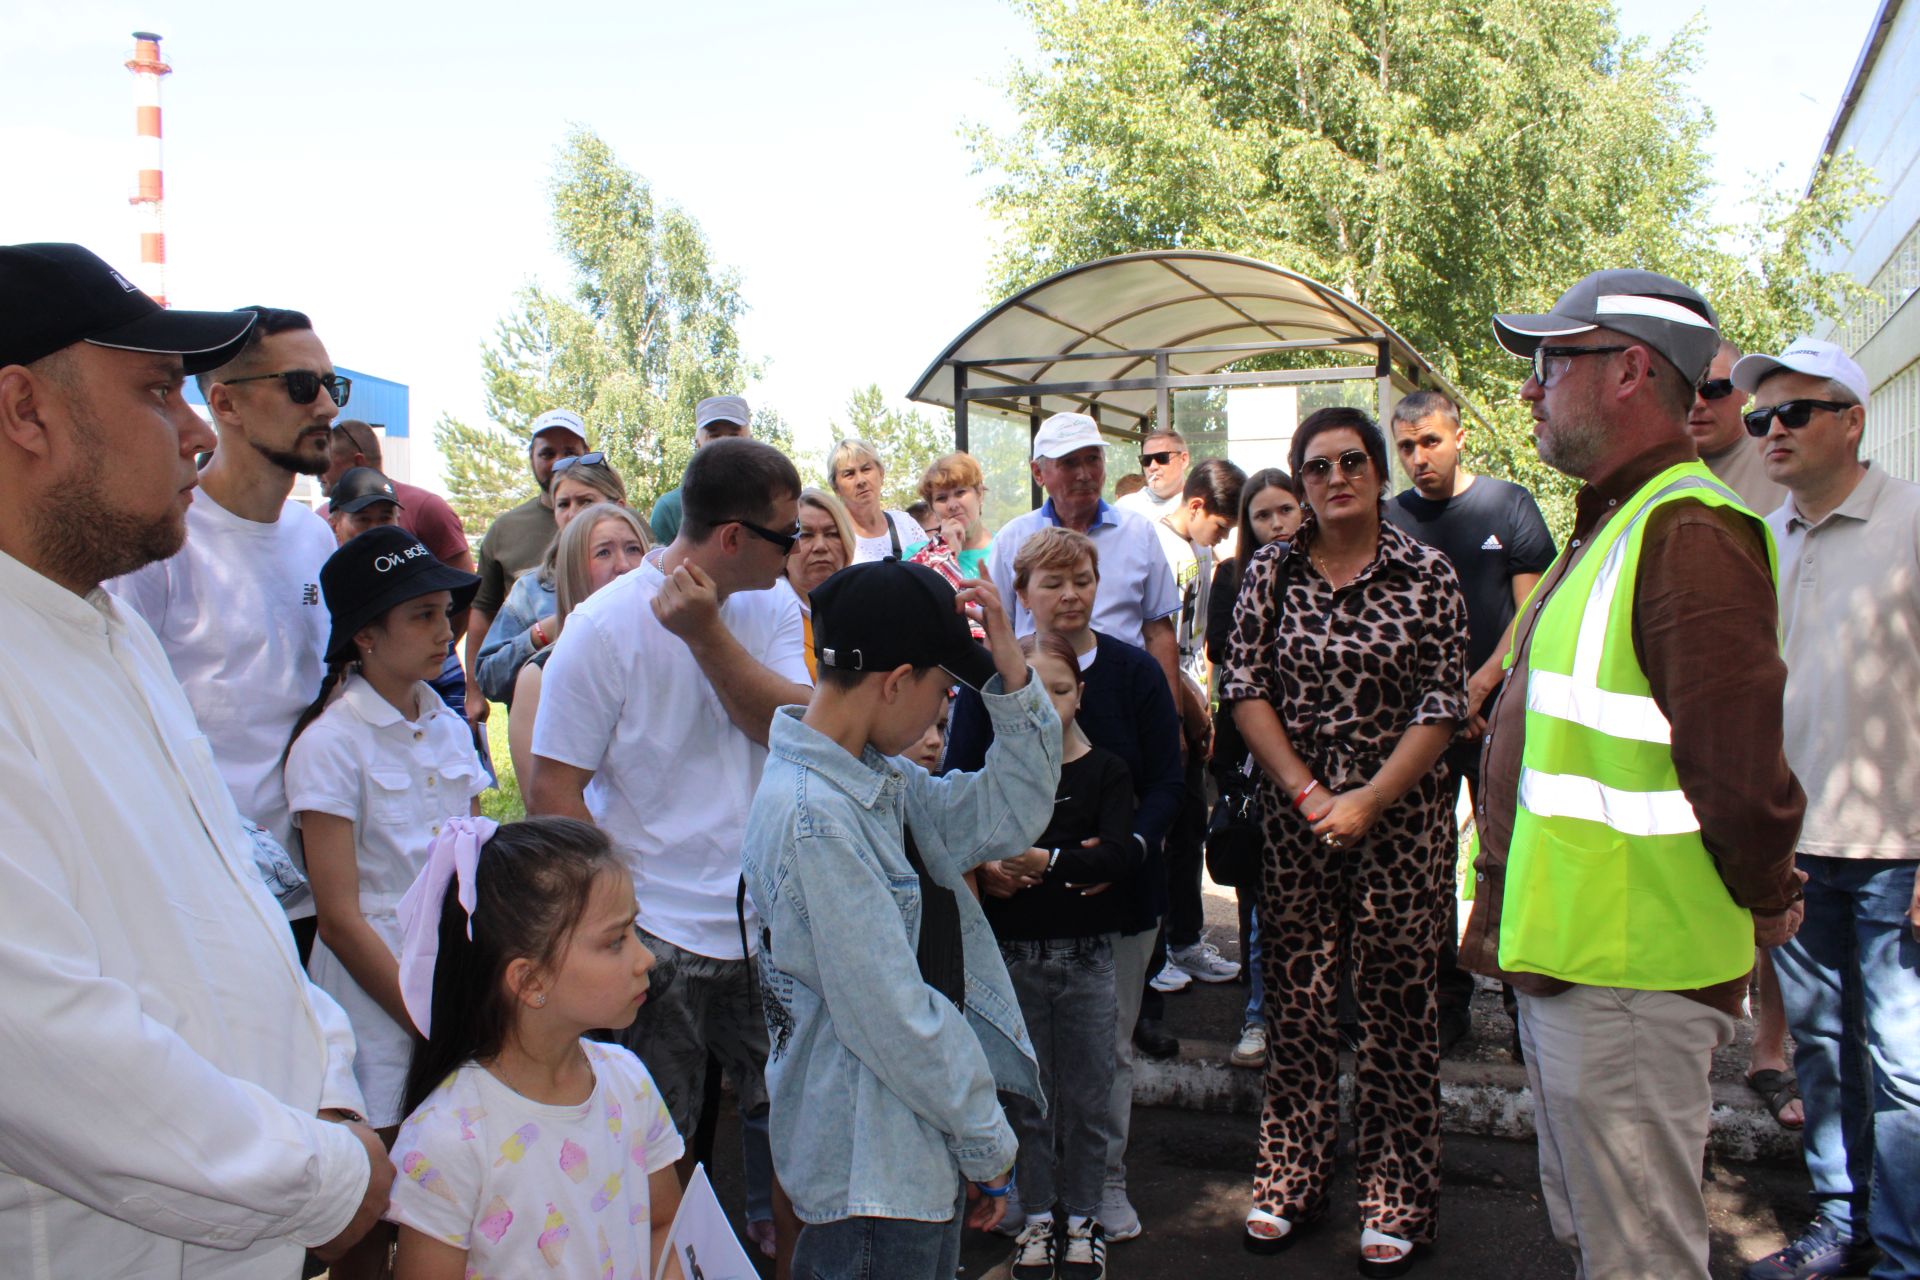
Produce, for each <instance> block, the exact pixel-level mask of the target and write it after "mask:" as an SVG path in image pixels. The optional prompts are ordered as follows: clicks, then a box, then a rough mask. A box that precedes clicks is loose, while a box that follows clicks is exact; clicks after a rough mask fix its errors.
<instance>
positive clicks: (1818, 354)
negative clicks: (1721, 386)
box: [1733, 338, 1867, 405]
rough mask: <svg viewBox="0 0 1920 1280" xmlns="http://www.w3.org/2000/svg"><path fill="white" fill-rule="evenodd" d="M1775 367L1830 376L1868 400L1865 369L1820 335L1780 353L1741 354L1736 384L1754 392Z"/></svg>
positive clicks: (1855, 395) (1735, 368) (1736, 365)
mask: <svg viewBox="0 0 1920 1280" xmlns="http://www.w3.org/2000/svg"><path fill="white" fill-rule="evenodd" d="M1775 369H1785V370H1787V371H1789V372H1791V373H1804V374H1806V375H1807V376H1808V377H1811V378H1827V379H1829V380H1831V381H1833V382H1837V383H1839V384H1840V385H1841V386H1843V387H1845V388H1846V389H1847V390H1848V391H1850V392H1852V393H1853V398H1854V399H1855V400H1858V401H1859V402H1860V403H1861V404H1862V405H1864V404H1866V402H1867V375H1866V373H1865V371H1864V370H1862V369H1861V368H1860V366H1859V365H1857V364H1855V363H1854V362H1853V357H1852V356H1850V355H1848V354H1847V353H1846V352H1845V351H1842V350H1841V349H1840V348H1839V347H1836V346H1834V345H1833V344H1832V343H1831V342H1822V341H1820V340H1819V339H1818V338H1802V339H1800V341H1798V342H1796V343H1794V344H1793V345H1792V346H1790V347H1788V348H1787V349H1786V350H1785V351H1782V352H1781V353H1780V354H1779V355H1777V356H1762V355H1753V356H1741V357H1740V358H1739V359H1738V360H1736V361H1735V362H1734V365H1733V385H1734V386H1736V387H1738V388H1740V389H1741V390H1742V391H1744V392H1746V393H1747V394H1748V395H1752V394H1753V391H1754V388H1756V387H1758V386H1759V385H1760V380H1761V379H1762V378H1764V377H1766V376H1767V375H1768V374H1770V373H1772V372H1773V371H1774V370H1775Z"/></svg>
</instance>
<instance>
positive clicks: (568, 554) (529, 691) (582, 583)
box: [507, 502, 653, 778]
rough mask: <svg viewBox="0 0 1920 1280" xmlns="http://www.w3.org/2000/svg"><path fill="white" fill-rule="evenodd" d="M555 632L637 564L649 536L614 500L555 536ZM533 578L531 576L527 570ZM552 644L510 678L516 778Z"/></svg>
mask: <svg viewBox="0 0 1920 1280" xmlns="http://www.w3.org/2000/svg"><path fill="white" fill-rule="evenodd" d="M553 545H554V548H555V551H554V565H553V580H554V622H553V628H554V634H555V635H556V636H557V635H558V634H559V632H560V629H561V628H562V627H564V626H565V625H566V622H567V615H568V614H570V613H572V612H573V611H574V608H575V607H576V606H577V605H578V604H579V603H580V602H581V601H582V600H585V599H586V598H587V597H588V596H590V595H592V594H593V593H594V592H596V591H598V590H599V589H600V588H602V587H604V586H606V585H607V584H608V583H609V582H612V581H613V580H614V579H615V578H618V577H619V576H620V575H621V574H623V573H630V572H632V571H633V570H634V569H637V568H639V567H640V562H641V561H642V560H643V559H645V558H646V555H647V552H649V551H651V550H652V549H653V539H652V538H650V537H649V536H648V535H647V526H646V525H645V524H644V523H643V522H642V521H641V519H640V517H639V516H638V515H637V514H635V513H634V512H633V511H632V510H631V509H629V508H627V507H625V506H623V505H621V504H619V503H615V502H596V503H594V504H593V505H591V506H589V507H586V508H584V509H582V510H580V511H578V512H577V513H576V515H575V517H574V518H573V519H572V520H570V521H568V522H567V526H566V528H564V529H562V530H561V531H560V533H559V536H557V537H556V538H554V540H553ZM527 576H528V577H532V576H533V575H532V574H528V575H527ZM552 652H553V646H552V645H551V644H549V645H547V646H545V647H544V648H542V649H540V650H539V651H538V652H536V653H534V654H533V655H532V656H531V657H529V658H528V659H527V661H526V662H525V663H524V664H522V666H521V668H520V672H519V674H518V675H517V676H515V677H514V682H513V699H512V702H513V705H512V708H511V710H510V711H509V713H508V716H507V750H508V752H509V753H510V754H511V755H512V757H513V771H514V775H515V776H516V777H520V778H524V777H526V776H527V774H526V768H527V766H528V764H529V763H531V761H532V759H533V718H534V716H535V715H536V714H538V712H539V710H540V679H541V672H542V670H543V669H544V668H545V667H546V665H547V657H548V655H550V654H551V653H552Z"/></svg>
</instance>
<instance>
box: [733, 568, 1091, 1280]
mask: <svg viewBox="0 0 1920 1280" xmlns="http://www.w3.org/2000/svg"><path fill="white" fill-rule="evenodd" d="M811 599H812V603H813V610H814V614H813V644H814V651H815V654H816V656H817V658H818V661H819V669H820V680H819V683H818V685H816V686H815V688H814V692H813V699H812V702H811V703H810V704H809V705H808V706H806V707H782V708H781V709H780V710H779V711H778V712H777V713H775V715H774V717H773V724H772V727H771V729H770V732H769V735H768V744H767V764H766V771H765V773H764V774H763V775H762V777H761V780H760V787H759V790H758V791H757V792H756V793H755V796H754V801H753V808H752V810H751V811H750V813H749V815H748V819H747V836H746V842H745V848H744V859H743V860H744V863H745V872H746V882H747V891H748V892H749V893H750V894H751V895H752V897H753V905H754V908H755V909H756V910H757V911H758V912H759V916H760V920H761V944H760V952H759V954H760V965H761V975H762V979H763V985H764V992H765V996H764V998H765V1004H766V1012H767V1022H768V1024H769V1030H770V1033H771V1034H770V1039H771V1041H772V1044H771V1052H770V1054H769V1056H768V1059H767V1087H768V1091H769V1093H770V1094H771V1097H772V1104H773V1109H772V1117H771V1118H772V1123H773V1160H774V1170H775V1173H776V1174H777V1175H778V1177H779V1179H780V1184H781V1185H782V1186H783V1187H785V1188H786V1190H787V1192H788V1194H789V1195H791V1196H792V1198H793V1207H794V1209H795V1211H796V1212H798V1214H799V1215H800V1218H801V1221H802V1222H804V1223H805V1224H806V1225H805V1226H804V1227H803V1228H802V1230H801V1232H800V1241H799V1244H798V1246H797V1247H796V1249H795V1251H794V1257H793V1274H794V1275H796V1276H807V1277H809V1280H816V1278H817V1280H878V1278H879V1277H888V1278H889V1280H895V1278H897V1280H952V1277H953V1275H954V1270H955V1267H956V1265H957V1264H958V1261H959V1253H960V1228H961V1221H962V1219H963V1218H964V1219H965V1220H966V1221H967V1222H968V1223H970V1224H971V1225H973V1226H976V1227H990V1226H992V1225H993V1223H994V1222H995V1221H997V1220H998V1219H999V1217H1000V1214H1001V1212H1002V1210H1003V1208H1004V1206H1005V1204H1006V1200H1005V1197H1006V1195H1007V1193H1008V1191H1009V1190H1010V1189H1011V1183H1012V1180H1013V1162H1014V1157H1015V1155H1016V1154H1017V1153H1018V1149H1019V1148H1018V1143H1017V1140H1016V1139H1015V1137H1014V1133H1013V1129H1012V1127H1011V1126H1010V1125H1009V1124H1008V1122H1007V1119H1006V1117H1005V1116H1004V1115H1003V1114H1002V1112H1001V1109H1000V1104H999V1101H998V1099H997V1097H996V1091H1005V1092H1009V1093H1014V1094H1019V1095H1023V1096H1026V1097H1030V1098H1035V1099H1037V1098H1039V1097H1040V1092H1039V1084H1038V1081H1037V1080H1036V1079H1035V1075H1034V1061H1033V1047H1032V1044H1031V1043H1030V1042H1029V1040H1028V1038H1027V1032H1026V1028H1025V1026H1024V1025H1023V1024H1022V1022H1021V1020H1020V1006H1019V1002H1018V1001H1017V999H1016V998H1015V996H1014V994H1013V988H1012V984H1011V983H1010V982H1009V981H1008V979H1007V971H1006V966H1005V965H1004V964H1002V962H1001V960H1000V955H999V952H998V950H997V948H996V947H995V945H994V941H993V934H992V931H991V930H990V929H989V928H988V927H987V922H986V919H985V917H984V916H983V915H982V914H981V910H980V907H979V905H978V904H976V903H975V902H974V900H973V897H972V895H970V894H969V893H968V892H967V891H966V888H965V886H964V884H963V882H962V879H961V877H962V875H963V874H964V873H965V872H966V871H968V870H969V869H971V868H972V867H974V866H977V865H979V864H980V863H983V862H986V861H989V860H997V859H1000V858H1005V857H1008V856H1011V855H1013V854H1015V853H1018V852H1020V851H1021V850H1024V849H1026V848H1028V847H1029V846H1030V845H1031V844H1032V843H1033V840H1034V837H1035V836H1036V835H1037V834H1038V833H1039V832H1040V831H1041V830H1042V828H1044V827H1045V826H1046V824H1047V818H1048V815H1049V814H1050V813H1051V812H1052V809H1053V795H1054V790H1055V787H1056V785H1057V783H1058V780H1059V776H1060V726H1059V720H1058V717H1057V716H1056V715H1055V714H1054V711H1053V708H1052V707H1051V706H1049V705H1048V703H1047V699H1046V696H1045V694H1044V693H1043V692H1042V691H1041V689H1040V688H1039V686H1038V684H1037V683H1036V682H1034V681H1033V680H1032V679H1031V673H1030V672H1029V671H1028V669H1027V663H1026V659H1025V658H1024V657H1023V656H1022V655H1021V653H1020V649H1019V646H1018V645H1016V644H1015V643H1014V639H1013V632H1012V630H1011V628H1010V627H1009V626H1008V625H1007V615H1006V611H1005V609H1004V608H1003V607H1002V605H1001V602H1000V596H999V594H998V592H996V591H995V590H994V588H993V586H992V585H991V584H990V583H988V582H985V581H979V580H969V581H968V582H967V583H966V585H964V586H963V587H961V589H960V590H959V591H957V592H956V591H955V590H954V588H953V587H952V586H951V585H950V584H949V583H948V582H947V581H946V580H945V579H943V578H942V577H941V576H940V575H939V574H937V573H935V572H934V571H933V570H931V569H929V568H926V567H925V566H922V565H916V564H902V563H900V562H899V561H895V560H882V561H875V562H872V563H868V564H859V565H854V566H853V567H851V568H848V569H842V570H841V571H840V572H838V573H836V574H834V575H833V576H832V577H831V578H828V579H827V580H826V581H825V582H824V583H822V584H821V585H820V586H818V587H816V588H814V590H813V592H812V595H811ZM969 621H973V622H978V623H979V624H980V625H981V628H982V630H983V631H984V632H985V633H986V635H987V640H988V645H989V646H990V648H991V652H989V651H988V650H987V649H983V648H981V646H980V645H978V644H976V643H975V642H974V641H973V639H972V638H971V636H970V635H969V634H968V622H969ZM956 680H958V681H960V682H962V683H965V684H967V685H969V686H972V687H974V688H977V689H979V690H980V692H981V696H982V702H983V703H984V704H985V707H986V710H987V713H988V714H989V715H990V716H992V718H993V724H994V729H995V741H994V746H993V749H992V751H990V752H989V753H988V755H987V760H986V766H985V768H983V769H982V770H981V771H980V772H979V773H973V774H957V775H949V776H947V777H944V778H936V777H933V776H932V775H930V774H929V773H928V772H927V771H926V770H925V769H924V768H922V767H921V766H919V765H917V764H914V763H912V762H911V761H910V760H907V759H904V758H903V756H902V753H904V752H906V751H908V750H909V749H910V748H912V747H913V746H914V744H915V743H917V742H919V741H920V740H921V738H922V736H923V735H924V734H925V733H926V731H927V727H928V726H929V725H931V724H933V722H934V720H935V718H936V717H937V716H938V714H939V712H940V709H941V707H942V706H944V705H945V703H946V700H947V690H948V687H949V686H950V685H951V684H952V683H953V682H954V681H956Z"/></svg>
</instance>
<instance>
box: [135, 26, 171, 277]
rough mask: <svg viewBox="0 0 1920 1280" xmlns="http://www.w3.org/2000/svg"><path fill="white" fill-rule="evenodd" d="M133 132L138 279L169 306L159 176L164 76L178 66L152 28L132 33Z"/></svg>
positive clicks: (163, 191)
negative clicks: (167, 59) (165, 55)
mask: <svg viewBox="0 0 1920 1280" xmlns="http://www.w3.org/2000/svg"><path fill="white" fill-rule="evenodd" d="M133 41H134V43H133V57H132V58H130V59H128V61H127V70H129V71H131V72H133V84H134V89H133V103H134V108H133V112H134V116H133V130H134V133H135V134H136V135H138V139H137V142H136V144H135V145H136V146H137V147H138V150H137V152H136V153H135V160H134V168H135V169H137V170H138V171H139V178H138V183H139V185H138V186H137V187H136V188H135V189H134V194H133V195H132V196H131V197H129V198H128V200H127V203H128V204H130V205H132V206H133V207H134V210H135V212H136V214H137V215H138V217H139V220H140V267H139V270H138V271H136V272H135V274H134V280H135V281H136V282H137V283H138V284H139V285H140V287H141V288H142V289H144V290H146V291H147V294H148V295H149V296H150V297H152V299H153V300H154V301H155V302H157V303H159V304H160V305H161V306H163V307H164V306H166V305H167V235H166V225H165V221H164V216H163V210H164V209H165V208H166V203H165V190H164V188H163V186H162V183H161V178H160V77H161V76H164V75H170V74H171V73H172V71H173V68H172V67H170V66H168V65H167V64H166V63H164V62H162V61H161V60H160V37H159V36H157V35H155V34H153V32H151V31H136V32H134V33H133Z"/></svg>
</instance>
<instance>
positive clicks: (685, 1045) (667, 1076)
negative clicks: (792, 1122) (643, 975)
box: [619, 929, 767, 1140]
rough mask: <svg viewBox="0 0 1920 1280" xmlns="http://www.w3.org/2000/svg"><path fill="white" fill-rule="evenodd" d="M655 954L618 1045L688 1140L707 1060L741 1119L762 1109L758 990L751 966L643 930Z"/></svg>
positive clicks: (762, 1029) (762, 1022)
mask: <svg viewBox="0 0 1920 1280" xmlns="http://www.w3.org/2000/svg"><path fill="white" fill-rule="evenodd" d="M639 933H640V940H641V941H642V942H644V943H646V944H647V950H649V951H651V952H653V956H654V966H653V975H652V987H651V990H650V991H649V992H648V995H647V1002H646V1003H645V1004H643V1005H641V1006H640V1016H639V1017H637V1018H635V1019H634V1020H633V1025H632V1026H630V1027H628V1028H627V1029H626V1030H625V1031H622V1032H620V1035H619V1039H620V1043H621V1044H624V1045H625V1046H626V1047H627V1048H629V1049H631V1050H633V1052H634V1053H635V1054H637V1055H638V1056H639V1058H640V1061H642V1062H644V1063H646V1064H647V1072H648V1074H649V1075H651V1076H652V1077H653V1083H654V1085H655V1086H656V1087H658V1088H659V1090H660V1095H661V1097H663V1098H664V1099H666V1103H667V1111H668V1112H669V1113H670V1114H671V1115H672V1116H673V1125H674V1128H676V1129H678V1130H679V1131H680V1136H681V1137H683V1138H686V1139H688V1140H691V1139H692V1137H693V1129H694V1125H695V1124H696V1123H697V1122H698V1121H699V1119H700V1105H701V1103H702V1101H703V1100H704V1099H703V1097H702V1092H703V1090H704V1088H705V1086H706V1081H707V1054H708V1053H712V1054H713V1056H714V1057H716V1058H718V1059H719V1060H720V1068H721V1070H723V1071H725V1072H726V1074H727V1079H729V1080H731V1081H732V1082H733V1089H734V1094H735V1096H736V1097H737V1098H738V1099H739V1105H740V1111H741V1114H742V1115H751V1114H752V1113H754V1112H757V1111H761V1110H763V1109H765V1107H766V1105H767V1082H766V1067H767V1023H766V1018H765V1017H764V1016H763V1015H762V1014H761V1012H760V989H759V985H758V984H757V983H755V984H749V982H748V980H747V979H748V972H749V970H750V969H751V967H752V966H753V964H754V962H753V961H751V960H715V959H713V958H712V957H710V956H703V955H698V954H696V953H694V952H692V951H685V950H682V949H681V948H679V947H676V946H675V945H673V943H671V942H668V941H667V940H666V939H665V938H660V937H656V936H654V935H653V934H651V933H648V932H647V931H646V930H645V929H641V930H640V931H639Z"/></svg>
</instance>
